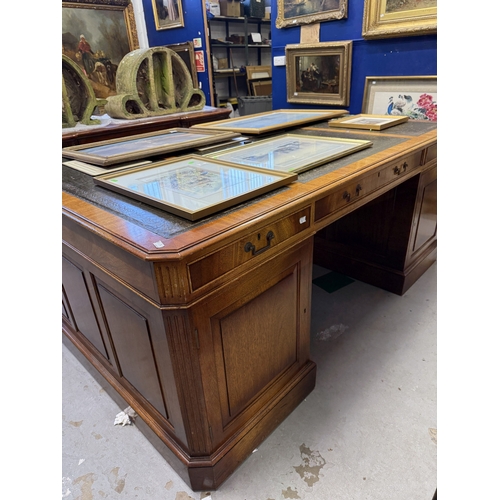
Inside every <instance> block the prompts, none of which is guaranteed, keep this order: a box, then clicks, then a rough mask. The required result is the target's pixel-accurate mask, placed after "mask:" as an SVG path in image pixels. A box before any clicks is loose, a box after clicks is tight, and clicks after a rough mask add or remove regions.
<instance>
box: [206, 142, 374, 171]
mask: <svg viewBox="0 0 500 500" xmlns="http://www.w3.org/2000/svg"><path fill="white" fill-rule="evenodd" d="M372 145H373V143H372V142H371V141H368V140H363V139H344V138H338V137H323V136H314V135H302V134H293V133H290V134H282V135H279V136H276V137H271V138H269V139H262V140H258V141H255V142H252V143H251V144H245V145H243V146H236V147H231V148H229V149H225V150H223V151H218V152H214V153H211V154H209V155H208V156H209V157H210V158H216V159H219V160H225V161H229V162H231V163H239V164H242V165H248V166H252V167H257V168H266V169H270V170H273V171H279V172H295V173H297V174H298V173H300V172H305V171H306V170H310V169H312V168H314V167H318V166H319V165H323V164H325V163H328V162H330V161H334V160H336V159H338V158H342V157H344V156H347V155H350V154H352V153H355V152H357V151H361V150H362V149H366V148H368V147H370V146H372Z"/></svg>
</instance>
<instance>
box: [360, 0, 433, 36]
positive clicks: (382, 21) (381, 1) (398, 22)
mask: <svg viewBox="0 0 500 500" xmlns="http://www.w3.org/2000/svg"><path fill="white" fill-rule="evenodd" d="M434 33H437V0H421V2H420V4H419V8H413V7H408V4H407V2H401V1H399V0H365V6H364V12H363V29H362V35H363V38H366V39H373V38H393V37H400V36H413V35H430V34H434Z"/></svg>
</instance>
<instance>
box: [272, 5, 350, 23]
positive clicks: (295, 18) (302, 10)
mask: <svg viewBox="0 0 500 500" xmlns="http://www.w3.org/2000/svg"><path fill="white" fill-rule="evenodd" d="M347 1H348V0H307V1H305V0H277V3H278V14H277V16H276V27H277V28H289V27H292V26H300V25H303V24H312V23H318V22H321V21H334V20H337V19H346V18H347Z"/></svg>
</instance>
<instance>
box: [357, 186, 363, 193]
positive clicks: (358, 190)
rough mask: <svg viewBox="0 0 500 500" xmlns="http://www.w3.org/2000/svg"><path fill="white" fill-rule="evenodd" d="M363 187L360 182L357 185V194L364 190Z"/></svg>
mask: <svg viewBox="0 0 500 500" xmlns="http://www.w3.org/2000/svg"><path fill="white" fill-rule="evenodd" d="M362 189H363V188H362V187H361V184H358V185H357V186H356V196H359V192H360V191H361V190H362Z"/></svg>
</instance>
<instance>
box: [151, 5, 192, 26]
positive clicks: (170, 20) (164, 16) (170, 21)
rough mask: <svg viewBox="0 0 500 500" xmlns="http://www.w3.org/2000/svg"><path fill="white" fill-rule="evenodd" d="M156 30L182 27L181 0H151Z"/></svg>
mask: <svg viewBox="0 0 500 500" xmlns="http://www.w3.org/2000/svg"><path fill="white" fill-rule="evenodd" d="M151 4H152V6H153V15H154V18H155V26H156V29H157V30H158V31H160V30H169V29H172V28H182V27H184V14H183V12H182V0H151Z"/></svg>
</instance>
